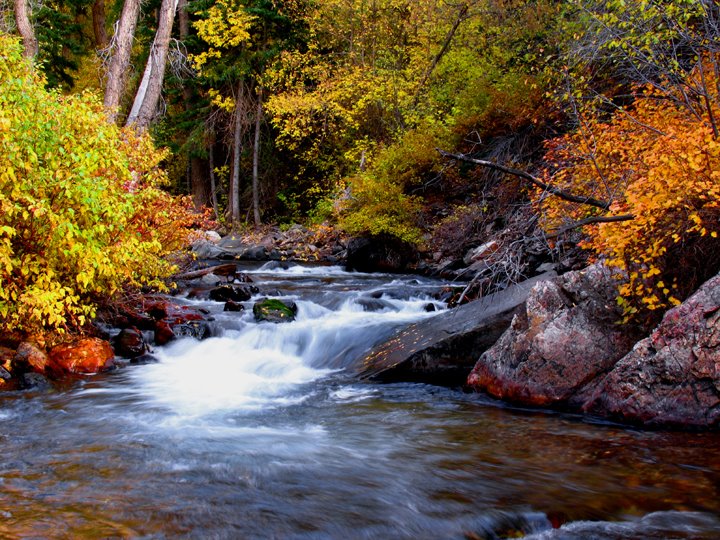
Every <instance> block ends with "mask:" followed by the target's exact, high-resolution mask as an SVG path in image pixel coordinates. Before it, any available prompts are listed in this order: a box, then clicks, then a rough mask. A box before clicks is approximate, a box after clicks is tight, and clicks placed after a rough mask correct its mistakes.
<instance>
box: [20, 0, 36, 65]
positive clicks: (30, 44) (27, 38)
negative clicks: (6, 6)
mask: <svg viewBox="0 0 720 540" xmlns="http://www.w3.org/2000/svg"><path fill="white" fill-rule="evenodd" d="M15 24H16V25H17V29H18V32H19V33H20V37H21V38H22V40H23V46H24V47H25V50H24V52H23V54H24V55H25V57H27V58H35V57H36V56H37V53H38V50H39V47H38V40H37V37H36V36H35V29H34V28H33V25H32V24H31V23H30V13H29V10H28V4H27V0H15Z"/></svg>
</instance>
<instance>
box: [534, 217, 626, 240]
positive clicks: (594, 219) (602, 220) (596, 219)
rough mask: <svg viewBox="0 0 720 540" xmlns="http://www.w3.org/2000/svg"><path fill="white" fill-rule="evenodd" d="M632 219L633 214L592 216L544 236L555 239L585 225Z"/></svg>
mask: <svg viewBox="0 0 720 540" xmlns="http://www.w3.org/2000/svg"><path fill="white" fill-rule="evenodd" d="M632 219H635V216H634V215H633V214H621V215H619V216H593V217H589V218H585V219H581V220H579V221H574V222H572V223H568V224H567V225H563V226H562V227H560V228H559V229H558V230H556V231H553V232H552V233H550V234H546V235H545V238H546V239H548V240H549V239H551V238H557V237H558V236H560V235H561V234H564V233H566V232H568V231H571V230H573V229H577V228H578V227H584V226H585V225H592V224H593V223H614V222H616V221H630V220H632Z"/></svg>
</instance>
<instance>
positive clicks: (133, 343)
mask: <svg viewBox="0 0 720 540" xmlns="http://www.w3.org/2000/svg"><path fill="white" fill-rule="evenodd" d="M113 348H114V349H115V354H117V355H118V356H123V357H125V358H136V357H138V356H141V355H143V354H145V353H146V352H147V351H148V349H149V347H148V345H147V343H145V338H144V337H143V335H142V332H140V330H138V329H137V328H134V327H130V328H124V329H123V330H121V331H120V333H119V334H118V335H117V336H115V339H113Z"/></svg>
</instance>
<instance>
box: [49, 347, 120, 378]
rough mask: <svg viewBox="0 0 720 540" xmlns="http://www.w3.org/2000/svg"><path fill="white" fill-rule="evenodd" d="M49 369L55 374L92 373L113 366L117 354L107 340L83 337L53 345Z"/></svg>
mask: <svg viewBox="0 0 720 540" xmlns="http://www.w3.org/2000/svg"><path fill="white" fill-rule="evenodd" d="M48 356H49V357H50V362H49V366H48V367H49V371H50V372H52V374H53V375H55V376H61V375H65V374H92V373H99V372H101V371H106V370H108V369H110V368H111V367H112V366H113V359H114V358H115V354H114V353H113V350H112V347H111V346H110V344H109V343H108V342H107V341H103V340H102V339H98V338H83V339H78V340H75V341H72V342H70V343H63V344H62V345H58V346H56V347H53V348H52V349H51V350H50V353H49V355H48Z"/></svg>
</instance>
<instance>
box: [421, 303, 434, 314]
mask: <svg viewBox="0 0 720 540" xmlns="http://www.w3.org/2000/svg"><path fill="white" fill-rule="evenodd" d="M423 310H425V311H426V312H427V313H432V312H433V311H437V308H436V307H435V304H432V303H428V304H425V306H424V307H423Z"/></svg>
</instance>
